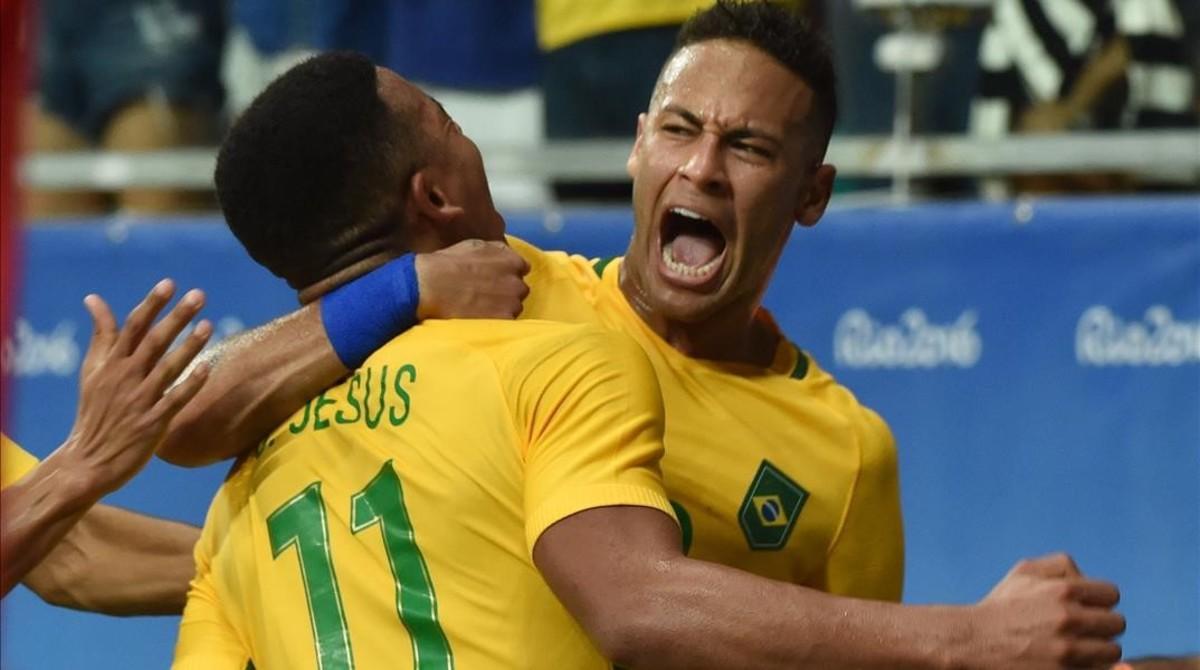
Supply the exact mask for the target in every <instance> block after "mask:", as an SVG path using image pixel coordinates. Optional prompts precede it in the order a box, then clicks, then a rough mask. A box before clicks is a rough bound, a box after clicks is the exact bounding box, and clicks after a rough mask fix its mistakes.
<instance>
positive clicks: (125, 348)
mask: <svg viewBox="0 0 1200 670" xmlns="http://www.w3.org/2000/svg"><path fill="white" fill-rule="evenodd" d="M174 294H175V282H173V281H171V280H170V279H164V280H162V281H160V282H158V283H157V284H155V285H154V288H152V289H150V293H149V294H148V295H147V296H146V298H145V299H144V300H142V301H141V302H140V303H138V305H137V307H134V308H133V311H132V312H130V313H129V316H128V317H126V319H125V327H124V328H122V329H121V332H120V334H119V335H117V343H116V349H117V353H118V354H121V355H125V356H128V355H130V354H132V353H133V352H134V350H135V349H136V348H137V346H138V344H140V343H141V341H142V338H143V337H145V335H146V331H147V330H149V329H150V324H152V323H154V318H155V317H157V316H158V313H159V312H160V311H162V308H163V307H164V306H165V305H166V304H167V302H168V301H170V300H171V296H172V295H174Z"/></svg>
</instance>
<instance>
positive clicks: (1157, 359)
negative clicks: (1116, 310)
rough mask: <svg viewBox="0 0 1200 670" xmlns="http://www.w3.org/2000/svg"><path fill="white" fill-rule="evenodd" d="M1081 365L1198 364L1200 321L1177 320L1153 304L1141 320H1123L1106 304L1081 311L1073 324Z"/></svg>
mask: <svg viewBox="0 0 1200 670" xmlns="http://www.w3.org/2000/svg"><path fill="white" fill-rule="evenodd" d="M1075 359H1076V360H1077V361H1079V364H1080V365H1138V366H1151V365H1169V366H1179V365H1185V364H1187V363H1200V321H1176V320H1175V318H1174V316H1173V315H1172V314H1171V310H1170V309H1168V308H1167V307H1165V306H1163V305H1154V306H1152V307H1150V308H1149V309H1147V310H1146V315H1145V318H1144V320H1143V321H1129V322H1126V321H1124V320H1122V319H1121V317H1119V316H1117V315H1116V314H1113V312H1112V310H1111V309H1109V308H1108V307H1107V306H1105V305H1094V306H1092V307H1089V308H1088V309H1087V310H1086V311H1084V313H1083V315H1082V316H1080V317H1079V324H1078V325H1077V326H1076V327H1075Z"/></svg>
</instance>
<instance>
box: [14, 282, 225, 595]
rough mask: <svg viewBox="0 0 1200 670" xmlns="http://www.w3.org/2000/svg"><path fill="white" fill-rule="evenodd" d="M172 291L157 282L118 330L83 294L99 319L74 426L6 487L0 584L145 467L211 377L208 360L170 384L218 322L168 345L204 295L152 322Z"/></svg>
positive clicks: (100, 304) (102, 307) (19, 575)
mask: <svg viewBox="0 0 1200 670" xmlns="http://www.w3.org/2000/svg"><path fill="white" fill-rule="evenodd" d="M173 293H174V285H173V284H171V282H169V281H165V280H164V281H162V282H159V284H158V285H157V286H155V287H154V290H153V291H151V292H150V295H148V296H147V297H146V299H145V300H143V301H142V303H141V304H139V305H138V306H137V307H136V308H135V309H134V310H133V312H132V313H131V314H130V316H129V318H128V319H127V320H126V322H125V326H124V327H123V328H121V329H120V330H119V331H118V329H117V323H116V319H114V318H113V315H112V312H111V311H109V308H108V305H106V304H105V303H104V301H103V300H101V299H100V297H99V296H95V295H92V296H88V298H87V299H86V301H85V303H86V304H87V307H88V310H89V311H90V312H91V315H92V321H93V323H94V324H95V329H94V331H93V332H92V342H91V345H90V346H89V347H88V352H87V356H86V357H85V358H84V361H83V367H82V369H81V371H80V401H79V414H78V416H77V417H76V419H75V425H74V426H73V427H72V430H71V434H70V436H68V437H67V441H66V442H64V443H63V444H62V446H60V447H59V448H58V449H57V450H56V451H55V452H54V453H52V454H51V455H50V456H49V457H47V458H46V460H45V461H43V462H42V463H40V464H38V465H37V466H36V467H35V468H34V469H33V470H32V471H30V472H29V473H28V474H26V475H25V476H24V477H23V478H21V479H20V480H19V481H17V482H16V483H14V484H13V485H12V486H9V487H7V488H5V489H4V490H3V492H0V510H2V515H0V517H2V521H3V523H2V525H0V529H2V534H3V541H0V589H2V590H0V594H7V593H8V592H9V591H10V590H11V589H12V587H13V586H15V585H16V584H17V582H19V581H21V580H22V579H23V578H24V577H25V575H26V574H27V573H29V571H30V570H32V569H33V568H34V567H35V566H36V565H38V564H39V563H40V562H41V561H42V559H43V558H45V557H46V555H47V554H49V553H50V552H51V550H53V549H54V547H55V546H56V545H57V544H58V543H59V541H60V540H61V539H62V538H63V536H65V535H66V534H67V533H68V531H70V530H71V528H72V527H74V526H75V524H76V522H78V521H79V519H80V518H81V517H82V516H83V515H84V514H85V513H87V511H88V510H89V509H91V508H92V506H93V505H94V504H95V503H96V501H98V500H99V499H100V498H102V497H103V496H104V495H106V494H108V493H110V492H112V491H115V490H116V489H118V488H120V487H121V485H122V484H124V483H125V482H126V481H128V480H129V479H130V478H131V477H133V475H134V474H136V473H137V472H138V471H139V470H141V469H142V467H143V466H144V465H145V464H146V462H147V461H148V460H149V459H150V456H151V455H153V454H154V449H155V447H156V446H158V444H159V442H160V441H161V440H162V437H163V434H164V433H165V432H166V429H167V424H168V423H169V422H170V420H171V418H172V417H174V416H175V415H176V414H177V413H178V412H179V410H180V409H182V408H183V406H184V405H186V404H187V402H188V401H189V400H190V399H191V398H192V397H193V396H194V395H195V394H196V392H197V391H198V390H199V389H200V386H201V385H202V384H203V383H204V379H205V373H206V370H207V369H206V368H204V367H203V366H202V367H199V368H197V369H196V370H195V371H194V372H193V373H192V374H191V375H189V376H188V378H187V379H186V380H184V381H183V382H182V383H181V384H179V385H178V386H175V387H174V388H172V389H170V390H167V388H168V387H169V386H170V385H171V383H172V382H174V381H175V378H176V377H178V376H179V374H180V373H181V372H182V371H183V369H184V368H185V367H186V366H187V365H188V363H190V362H191V360H192V358H193V357H195V355H196V354H197V353H198V352H199V351H200V349H201V347H203V346H204V343H205V342H206V341H207V340H208V336H209V335H210V334H211V332H212V326H211V324H209V323H208V322H206V321H201V322H200V323H199V324H197V326H196V328H195V330H193V331H192V334H191V335H190V336H188V338H187V339H186V340H185V341H184V343H183V344H182V345H181V346H180V347H179V348H178V349H176V350H175V351H173V352H171V353H169V354H166V353H165V352H166V350H167V347H168V346H170V344H171V342H172V341H173V340H174V339H175V338H176V336H178V335H179V333H180V332H182V330H183V328H184V327H185V326H187V324H188V322H189V321H191V319H192V317H194V316H195V315H196V313H197V312H198V311H199V310H200V307H201V306H202V305H203V304H204V294H203V293H201V292H199V291H190V292H189V293H188V294H187V295H185V296H184V297H183V299H182V300H180V301H179V304H178V305H176V306H175V308H174V309H172V310H171V312H170V313H169V314H167V316H166V317H164V318H163V320H162V321H160V322H159V323H158V324H156V325H154V326H153V327H151V324H153V322H154V318H155V316H157V315H158V313H159V311H161V310H162V308H163V307H164V306H165V305H166V304H167V301H169V300H170V299H171V295H172V294H173ZM164 354H165V355H164ZM122 539H123V538H114V540H116V541H120V540H122Z"/></svg>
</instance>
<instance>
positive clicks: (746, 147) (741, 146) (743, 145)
mask: <svg viewBox="0 0 1200 670" xmlns="http://www.w3.org/2000/svg"><path fill="white" fill-rule="evenodd" d="M729 146H731V147H733V148H734V150H736V151H744V152H746V153H749V154H753V155H755V156H759V157H761V158H774V157H775V153H774V152H773V151H771V150H770V149H767V148H766V147H763V146H759V145H757V144H751V143H749V142H742V141H738V140H734V141H733V142H730V143H729Z"/></svg>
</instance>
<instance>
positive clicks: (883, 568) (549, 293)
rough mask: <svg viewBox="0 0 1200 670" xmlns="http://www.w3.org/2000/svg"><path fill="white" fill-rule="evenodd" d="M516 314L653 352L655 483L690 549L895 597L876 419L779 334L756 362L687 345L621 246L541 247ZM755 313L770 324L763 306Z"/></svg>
mask: <svg viewBox="0 0 1200 670" xmlns="http://www.w3.org/2000/svg"><path fill="white" fill-rule="evenodd" d="M509 243H510V245H511V246H512V247H513V248H514V249H515V250H516V251H517V252H518V253H520V254H521V255H522V256H523V257H524V258H525V259H526V260H527V261H528V262H529V264H530V267H531V270H530V273H529V275H528V276H527V277H526V281H527V282H528V284H529V286H530V295H529V297H528V298H527V299H526V301H525V309H524V312H523V313H522V315H523V316H524V317H529V318H534V319H556V320H561V321H570V322H580V323H594V324H598V325H601V326H604V327H606V328H609V329H612V330H617V331H620V332H623V333H626V334H628V335H630V336H632V337H633V338H634V340H635V341H637V342H638V344H640V345H641V347H642V349H643V350H644V351H645V353H646V354H647V356H648V357H649V358H650V362H651V363H652V364H653V365H654V370H655V373H656V374H657V376H658V382H659V386H660V387H661V388H662V394H663V404H664V406H665V408H666V438H665V446H666V455H665V456H664V458H663V461H662V468H663V477H664V481H665V483H666V487H667V494H668V495H669V496H670V497H671V500H672V501H673V503H674V504H675V506H676V507H675V511H676V513H677V516H678V517H679V521H680V524H681V526H682V528H683V534H684V543H685V548H686V549H687V553H688V555H689V556H691V557H692V558H698V559H702V560H706V561H713V562H717V563H722V564H724V565H728V566H732V567H735V568H740V569H742V570H746V571H748V572H753V573H755V574H758V575H762V576H764V577H769V578H772V579H778V580H783V581H787V582H792V583H795V584H801V585H804V586H809V587H812V588H816V589H820V590H822V591H826V592H829V593H836V594H839V595H847V596H854V597H860V598H872V599H878V600H899V599H900V596H901V590H902V586H903V580H904V532H903V524H902V521H901V514H900V493H899V479H898V472H897V462H896V451H895V444H894V441H893V438H892V434H891V431H890V430H889V429H888V427H887V424H886V423H884V421H883V420H882V419H881V418H880V417H879V416H878V415H877V414H876V413H875V412H873V411H871V410H870V409H868V408H866V407H864V406H863V405H861V404H860V403H859V402H858V401H857V400H856V399H855V397H854V395H853V394H852V393H851V392H850V391H849V390H847V389H846V388H845V387H843V386H841V385H839V384H838V383H837V382H836V381H835V380H834V379H833V377H832V376H830V375H829V373H828V372H826V371H824V370H822V369H821V368H820V366H818V365H817V363H816V361H814V360H813V359H812V357H811V356H809V355H808V354H806V353H805V352H803V351H801V350H800V349H799V348H797V347H796V346H795V345H793V344H792V343H791V342H789V341H788V340H787V338H786V337H783V336H782V335H781V336H780V338H779V346H778V349H777V350H776V352H775V359H774V362H773V363H772V364H771V366H770V367H768V368H759V367H755V366H750V365H741V364H735V363H723V362H717V361H706V360H699V359H694V358H689V357H687V356H685V355H684V354H682V353H680V352H679V351H677V350H676V349H674V348H673V347H671V346H670V345H669V344H667V343H666V342H665V341H664V340H663V339H662V338H660V337H659V336H658V335H657V334H656V333H655V332H654V331H652V330H651V329H650V328H649V327H648V326H647V325H646V324H645V322H643V321H642V319H641V318H640V317H639V316H638V315H637V313H636V312H634V311H633V309H632V308H631V307H630V305H629V303H628V302H627V301H626V299H625V296H624V294H623V293H622V292H621V290H620V287H619V285H618V277H619V275H620V271H621V259H619V258H618V259H609V260H589V259H586V258H583V257H581V256H573V255H567V254H564V253H561V252H545V251H541V250H540V249H537V248H536V247H533V246H532V245H530V244H528V243H525V242H523V241H521V240H518V239H515V238H509ZM760 318H762V319H763V320H764V321H765V322H766V323H768V324H769V325H771V326H772V327H775V326H774V321H773V320H772V319H771V317H770V315H769V314H768V313H767V311H766V310H762V311H761V312H760Z"/></svg>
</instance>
